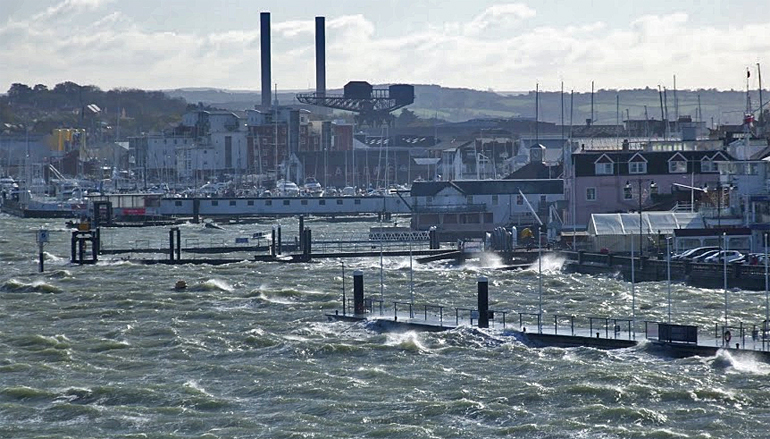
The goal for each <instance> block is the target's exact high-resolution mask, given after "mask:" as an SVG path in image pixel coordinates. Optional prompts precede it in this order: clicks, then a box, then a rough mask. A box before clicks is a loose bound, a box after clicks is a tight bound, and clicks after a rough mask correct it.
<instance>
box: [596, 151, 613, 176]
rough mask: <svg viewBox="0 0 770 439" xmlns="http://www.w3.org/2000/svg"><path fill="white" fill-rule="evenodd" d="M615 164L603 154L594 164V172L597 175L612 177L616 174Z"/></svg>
mask: <svg viewBox="0 0 770 439" xmlns="http://www.w3.org/2000/svg"><path fill="white" fill-rule="evenodd" d="M614 165H615V163H614V162H613V161H612V159H610V158H609V157H607V155H606V154H603V155H602V156H601V157H599V159H598V160H597V161H596V162H594V172H595V173H596V175H612V174H614V173H615V166H614Z"/></svg>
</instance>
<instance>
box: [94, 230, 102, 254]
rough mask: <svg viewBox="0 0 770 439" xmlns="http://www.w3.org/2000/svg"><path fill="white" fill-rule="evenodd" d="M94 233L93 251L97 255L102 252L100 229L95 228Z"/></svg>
mask: <svg viewBox="0 0 770 439" xmlns="http://www.w3.org/2000/svg"><path fill="white" fill-rule="evenodd" d="M95 233H96V239H95V240H94V251H95V252H96V254H99V253H101V251H102V229H100V228H99V227H97V228H96V231H95Z"/></svg>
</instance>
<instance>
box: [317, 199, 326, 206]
mask: <svg viewBox="0 0 770 439" xmlns="http://www.w3.org/2000/svg"><path fill="white" fill-rule="evenodd" d="M318 205H319V206H326V200H318Z"/></svg>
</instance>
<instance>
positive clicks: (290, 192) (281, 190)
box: [275, 180, 299, 197]
mask: <svg viewBox="0 0 770 439" xmlns="http://www.w3.org/2000/svg"><path fill="white" fill-rule="evenodd" d="M275 189H276V191H277V193H278V196H279V197H298V196H299V186H297V184H296V183H294V182H293V181H286V180H278V182H276V184H275Z"/></svg>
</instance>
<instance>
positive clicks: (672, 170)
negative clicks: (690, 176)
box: [668, 153, 687, 174]
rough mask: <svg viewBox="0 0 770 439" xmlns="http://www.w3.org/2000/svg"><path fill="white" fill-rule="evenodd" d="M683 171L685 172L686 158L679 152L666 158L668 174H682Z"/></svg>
mask: <svg viewBox="0 0 770 439" xmlns="http://www.w3.org/2000/svg"><path fill="white" fill-rule="evenodd" d="M685 172H687V159H686V158H685V157H684V156H683V155H682V154H681V153H676V154H674V156H673V157H671V158H670V159H668V173H669V174H684V173H685Z"/></svg>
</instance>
